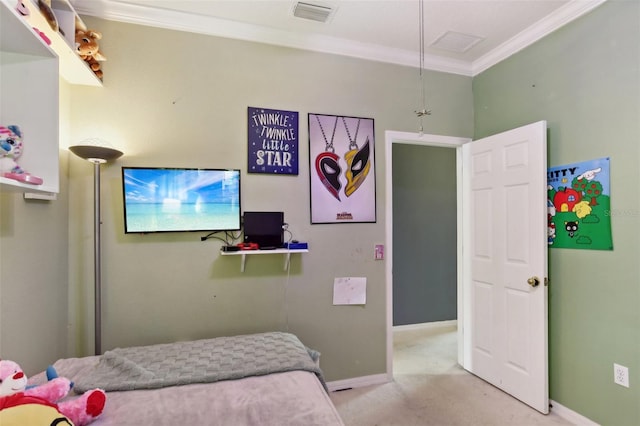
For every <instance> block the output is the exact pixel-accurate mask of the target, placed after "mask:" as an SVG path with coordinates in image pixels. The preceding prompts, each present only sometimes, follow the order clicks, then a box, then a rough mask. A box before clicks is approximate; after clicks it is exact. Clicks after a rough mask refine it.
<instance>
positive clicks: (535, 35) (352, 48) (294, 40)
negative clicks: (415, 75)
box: [73, 0, 607, 77]
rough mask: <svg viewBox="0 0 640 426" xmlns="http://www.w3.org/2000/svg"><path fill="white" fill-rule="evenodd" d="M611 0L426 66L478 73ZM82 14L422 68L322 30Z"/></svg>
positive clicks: (91, 5)
mask: <svg viewBox="0 0 640 426" xmlns="http://www.w3.org/2000/svg"><path fill="white" fill-rule="evenodd" d="M605 1H607V0H572V1H571V2H569V3H567V4H566V5H565V6H563V7H561V8H560V9H558V11H557V12H556V13H554V14H553V15H550V16H548V17H547V18H545V19H543V20H541V21H539V22H537V23H536V24H534V25H532V26H531V27H529V28H527V29H526V30H524V31H522V32H521V33H519V34H518V35H516V36H515V37H513V38H511V39H510V40H508V41H507V42H505V43H503V44H502V45H500V46H499V47H498V48H496V49H494V50H492V51H491V52H489V53H488V54H486V55H484V56H483V57H481V58H480V59H477V60H476V61H474V62H473V63H471V62H468V61H463V60H458V59H453V58H446V57H442V56H437V55H429V54H426V55H425V57H424V68H425V69H429V70H432V71H440V72H446V73H451V74H460V75H464V76H470V77H473V76H476V75H478V74H479V73H481V72H483V71H485V70H486V69H488V68H490V67H491V66H493V65H495V64H497V63H498V62H500V61H502V60H504V59H506V58H508V57H509V56H511V55H513V54H514V53H516V52H519V51H520V50H522V49H524V48H525V47H527V46H529V45H530V44H532V43H534V42H536V41H538V40H540V39H541V38H543V37H544V36H546V35H548V34H550V33H551V32H553V31H555V30H557V29H558V28H560V27H562V26H563V25H566V24H567V23H569V22H571V21H573V20H574V19H576V18H578V17H580V16H582V15H584V14H586V13H588V12H590V11H591V10H593V9H595V8H596V7H598V6H599V5H601V4H602V3H604V2H605ZM73 5H74V7H75V9H76V11H77V12H78V13H79V14H83V15H89V16H95V17H98V18H102V19H107V20H112V21H119V22H127V23H132V24H138V25H146V26H152V27H158V28H166V29H171V30H177V31H186V32H192V33H198V34H206V35H212V36H217V37H224V38H231V39H238V40H244V41H252V42H257V43H265V44H272V45H277V46H285V47H290V48H295V49H302V50H309V51H315V52H322V53H329V54H335V55H342V56H349V57H354V58H359V59H365V60H371V61H377V62H386V63H392V64H396V65H404V66H409V67H415V68H418V67H419V60H418V58H417V55H416V52H415V51H410V50H403V49H393V48H386V47H382V46H379V45H374V44H369V43H362V42H356V41H352V40H345V39H340V38H337V37H330V36H323V35H318V34H298V33H292V32H289V31H284V30H279V29H275V28H268V27H264V26H259V25H253V24H247V23H243V22H236V21H230V20H226V19H220V18H216V17H211V16H202V15H196V14H192V13H185V12H179V11H173V10H167V9H161V8H155V7H147V6H141V5H137V4H130V3H124V2H120V1H107V0H75V1H73Z"/></svg>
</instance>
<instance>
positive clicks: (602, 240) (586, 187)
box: [547, 158, 613, 250]
mask: <svg viewBox="0 0 640 426" xmlns="http://www.w3.org/2000/svg"><path fill="white" fill-rule="evenodd" d="M609 176H610V172H609V158H599V159H596V160H590V161H584V162H581V163H574V164H566V165H563V166H557V167H551V168H549V169H548V172H547V240H548V243H549V247H552V248H573V249H587V250H613V240H612V237H611V216H612V214H611V198H610V190H609Z"/></svg>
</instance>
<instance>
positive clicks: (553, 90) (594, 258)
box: [473, 1, 640, 426]
mask: <svg viewBox="0 0 640 426" xmlns="http://www.w3.org/2000/svg"><path fill="white" fill-rule="evenodd" d="M639 41H640V2H637V1H609V2H606V3H605V4H603V5H602V6H600V7H599V8H597V9H596V10H595V11H593V12H591V13H590V14H588V15H586V16H584V17H582V18H581V19H579V20H577V21H575V22H573V23H571V24H570V25H568V26H566V27H564V28H562V29H560V30H558V31H556V32H554V33H553V34H551V35H549V36H547V37H546V38H544V39H542V40H541V41H539V42H537V43H536V44H534V45H532V46H530V47H528V48H527V49H525V50H523V51H521V52H520V53H518V54H516V55H514V56H512V57H510V58H509V59H507V60H505V61H503V62H502V63H500V64H498V65H495V66H493V67H492V68H490V69H489V70H487V71H485V72H483V73H482V74H481V75H479V76H477V77H475V78H474V79H473V93H474V110H475V137H476V138H481V137H484V136H487V135H490V134H493V133H497V132H500V131H503V130H507V129H510V128H513V127H517V126H520V125H523V124H527V123H531V122H534V121H538V120H547V121H548V126H549V131H548V139H549V151H548V158H549V165H550V166H559V165H562V164H568V163H573V162H579V161H583V160H589V159H594V158H600V157H610V158H611V205H612V206H611V207H612V210H611V215H612V233H613V244H614V250H613V251H589V250H568V249H550V250H549V278H550V287H549V292H550V293H549V294H550V296H549V298H550V305H549V308H550V311H549V359H550V396H551V398H552V399H553V400H555V401H557V402H559V403H560V404H562V405H564V406H566V407H568V408H570V409H572V410H574V411H576V412H578V413H580V414H582V415H584V416H586V417H588V418H590V419H592V420H593V421H596V422H598V423H600V424H603V425H625V426H626V425H628V426H631V425H638V424H640V411H639V410H640V408H639V407H640V279H639V278H638V277H639V276H640V274H639V272H640V268H639V262H638V259H639V258H640V238H639V237H640V197H639V191H638V182H639V181H640V173H639V170H638V169H639V167H638V166H639V160H640V44H639ZM614 363H618V364H622V365H625V366H627V367H628V368H629V373H630V384H631V387H630V388H624V387H621V386H618V385H616V384H614V383H613V364H614Z"/></svg>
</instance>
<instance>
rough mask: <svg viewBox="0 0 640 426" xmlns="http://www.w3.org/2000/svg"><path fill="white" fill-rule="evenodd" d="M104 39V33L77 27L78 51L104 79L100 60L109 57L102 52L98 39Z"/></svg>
mask: <svg viewBox="0 0 640 426" xmlns="http://www.w3.org/2000/svg"><path fill="white" fill-rule="evenodd" d="M100 39H102V33H100V32H99V31H94V30H83V29H76V52H77V53H78V55H80V58H82V60H84V61H85V62H87V63H88V64H89V68H91V70H92V71H93V72H94V73H95V75H96V76H97V77H98V78H99V79H101V80H102V70H101V69H100V68H101V67H100V62H101V61H106V60H107V58H106V57H105V56H104V55H103V54H102V52H100V46H99V45H98V40H100Z"/></svg>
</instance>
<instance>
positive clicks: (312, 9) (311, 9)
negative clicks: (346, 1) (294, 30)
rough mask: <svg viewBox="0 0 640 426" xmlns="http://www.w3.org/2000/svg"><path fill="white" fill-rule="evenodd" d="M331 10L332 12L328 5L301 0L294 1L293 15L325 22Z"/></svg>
mask: <svg viewBox="0 0 640 426" xmlns="http://www.w3.org/2000/svg"><path fill="white" fill-rule="evenodd" d="M331 12H333V9H331V8H330V7H328V6H321V5H318V4H311V3H304V2H301V1H300V2H298V3H296V5H295V6H294V8H293V16H295V17H297V18H303V19H310V20H312V21H318V22H327V20H328V19H329V16H331Z"/></svg>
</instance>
